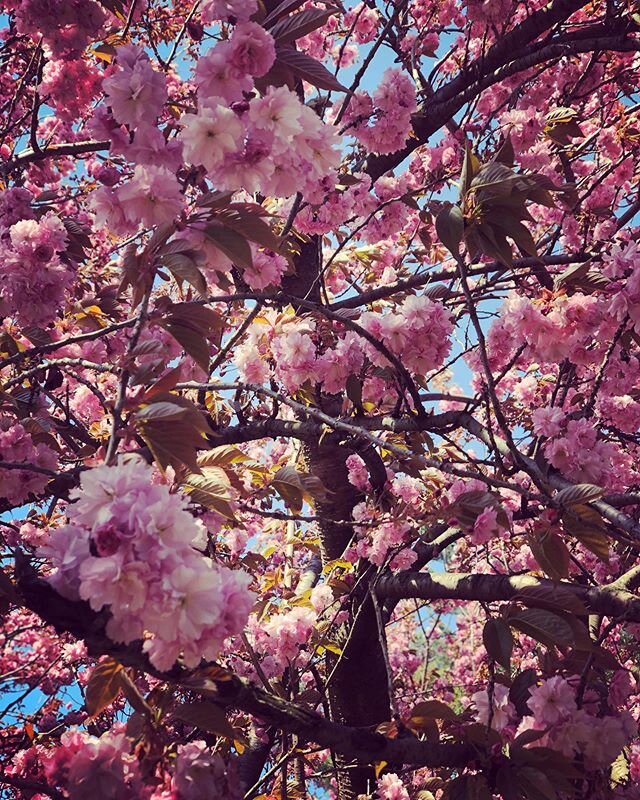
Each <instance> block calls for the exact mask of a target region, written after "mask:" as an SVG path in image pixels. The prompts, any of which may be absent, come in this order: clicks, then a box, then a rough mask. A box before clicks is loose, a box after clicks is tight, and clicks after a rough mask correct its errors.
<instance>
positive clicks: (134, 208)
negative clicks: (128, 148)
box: [100, 166, 184, 227]
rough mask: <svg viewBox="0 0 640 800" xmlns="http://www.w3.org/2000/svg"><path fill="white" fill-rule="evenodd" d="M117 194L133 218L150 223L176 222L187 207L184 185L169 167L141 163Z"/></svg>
mask: <svg viewBox="0 0 640 800" xmlns="http://www.w3.org/2000/svg"><path fill="white" fill-rule="evenodd" d="M100 191H102V190H100ZM115 195H116V197H117V199H118V202H119V203H120V205H121V207H122V210H123V213H124V216H125V218H126V219H127V220H128V221H129V222H131V223H135V222H139V221H141V222H142V223H143V225H146V226H148V227H152V226H154V225H163V224H167V223H169V222H172V221H173V220H174V219H175V218H176V217H177V216H178V214H180V212H181V211H182V209H183V208H184V198H183V196H182V194H181V192H180V185H179V184H178V181H177V180H176V177H175V175H174V174H173V173H172V172H170V171H169V170H168V169H167V168H166V167H154V166H147V167H143V166H137V167H136V168H135V170H134V173H133V177H132V178H131V180H129V181H127V182H126V183H124V184H122V185H121V186H119V187H118V188H117V189H116V191H115Z"/></svg>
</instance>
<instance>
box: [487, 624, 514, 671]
mask: <svg viewBox="0 0 640 800" xmlns="http://www.w3.org/2000/svg"><path fill="white" fill-rule="evenodd" d="M482 641H483V642H484V646H485V649H486V651H487V653H488V655H489V657H490V658H492V659H493V660H494V661H497V662H498V664H500V666H501V667H504V668H505V670H506V671H507V672H509V671H510V670H511V652H512V651H513V634H512V633H511V628H509V626H508V625H507V624H506V622H504V621H503V620H501V619H497V618H492V619H488V620H487V622H486V623H485V626H484V628H483V630H482Z"/></svg>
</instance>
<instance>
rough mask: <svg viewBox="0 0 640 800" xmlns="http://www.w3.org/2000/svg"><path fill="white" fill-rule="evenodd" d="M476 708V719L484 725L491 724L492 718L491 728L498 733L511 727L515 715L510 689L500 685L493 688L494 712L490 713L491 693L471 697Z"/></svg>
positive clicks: (485, 692) (477, 693)
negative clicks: (510, 698)
mask: <svg viewBox="0 0 640 800" xmlns="http://www.w3.org/2000/svg"><path fill="white" fill-rule="evenodd" d="M471 699H472V701H473V704H474V705H475V707H476V719H477V720H478V722H481V723H482V724H483V725H488V724H489V717H490V716H491V727H492V728H493V729H494V730H496V731H501V730H503V729H504V728H506V727H507V725H509V723H510V722H511V720H512V718H513V717H514V715H515V708H514V706H513V703H511V701H510V700H509V689H508V688H507V687H506V686H503V685H502V684H500V683H497V684H495V685H494V687H493V701H492V704H491V705H492V706H493V712H492V713H491V714H490V711H489V691H488V690H483V691H481V692H476V693H475V694H473V695H472V696H471Z"/></svg>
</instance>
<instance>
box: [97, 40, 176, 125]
mask: <svg viewBox="0 0 640 800" xmlns="http://www.w3.org/2000/svg"><path fill="white" fill-rule="evenodd" d="M102 86H103V88H104V91H105V92H106V94H107V102H108V104H109V105H110V106H111V111H112V113H113V116H114V117H115V119H116V120H117V121H118V122H119V123H121V124H123V125H131V126H135V125H139V124H140V123H141V122H150V123H153V122H154V121H155V119H156V117H157V116H158V115H159V114H160V112H161V110H162V107H163V105H164V103H165V101H166V99H167V87H166V81H165V78H164V75H162V73H160V72H156V71H155V70H154V69H153V67H152V66H151V61H150V60H149V56H148V55H147V54H146V53H145V52H144V50H141V49H140V48H138V47H136V46H135V45H132V44H126V45H121V46H120V47H119V48H118V50H117V60H116V69H115V71H114V72H113V74H112V75H111V76H110V77H108V78H105V79H104V81H103V82H102Z"/></svg>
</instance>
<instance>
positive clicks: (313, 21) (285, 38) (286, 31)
mask: <svg viewBox="0 0 640 800" xmlns="http://www.w3.org/2000/svg"><path fill="white" fill-rule="evenodd" d="M337 11H338V9H337V8H332V7H331V6H329V7H327V8H326V9H322V8H306V9H305V10H304V11H300V12H299V13H298V14H292V15H291V16H289V17H285V18H284V19H281V20H279V21H278V22H276V23H275V24H274V25H273V26H272V27H271V28H270V29H269V33H270V34H271V35H272V36H273V38H274V39H275V40H276V46H277V45H281V44H289V43H290V42H294V41H295V40H296V39H299V38H300V37H301V36H306V35H307V34H308V33H311V32H312V31H315V30H316V29H317V28H320V27H321V26H322V25H324V23H325V22H326V21H327V20H328V19H329V17H331V16H333V14H335V13H336V12H337Z"/></svg>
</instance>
